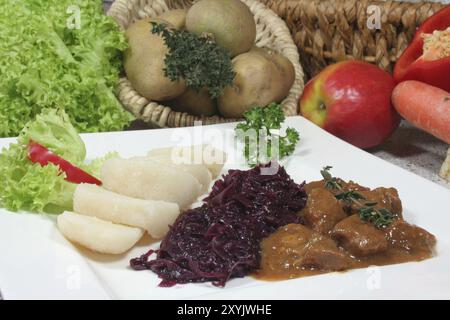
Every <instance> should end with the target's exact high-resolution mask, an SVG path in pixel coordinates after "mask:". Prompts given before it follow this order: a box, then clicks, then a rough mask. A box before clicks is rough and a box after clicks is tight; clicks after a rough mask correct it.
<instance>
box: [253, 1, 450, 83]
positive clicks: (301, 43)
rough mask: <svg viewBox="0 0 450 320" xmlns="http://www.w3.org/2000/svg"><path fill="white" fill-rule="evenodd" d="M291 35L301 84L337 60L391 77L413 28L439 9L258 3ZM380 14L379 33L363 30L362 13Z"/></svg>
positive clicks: (340, 3) (437, 6)
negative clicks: (282, 22) (302, 79)
mask: <svg viewBox="0 0 450 320" xmlns="http://www.w3.org/2000/svg"><path fill="white" fill-rule="evenodd" d="M261 2H263V3H264V4H266V5H267V6H268V7H269V8H271V9H272V10H273V11H274V12H276V13H277V14H278V15H279V16H280V17H282V18H283V19H284V20H285V21H286V23H287V25H288V27H289V29H290V30H291V32H292V35H293V38H294V41H295V43H296V44H297V46H298V48H299V51H300V57H301V63H302V66H303V69H304V71H305V74H306V76H307V78H310V77H312V76H314V75H316V74H317V73H318V72H319V71H321V70H322V69H323V68H324V67H325V66H327V65H329V64H332V63H335V62H337V61H341V60H347V59H358V60H365V61H367V62H370V63H374V64H377V65H378V66H380V67H381V68H383V69H385V70H388V71H392V69H393V66H394V64H395V62H396V61H397V59H398V58H399V57H400V55H401V53H402V52H403V50H404V49H405V48H406V46H407V45H408V43H409V42H410V40H411V39H412V37H413V35H414V32H415V30H416V27H417V26H418V25H420V24H421V23H422V22H423V21H424V20H425V19H426V18H427V17H429V16H430V15H432V14H433V13H435V12H436V11H438V10H439V9H441V8H442V7H444V6H445V5H443V4H440V3H429V2H419V3H410V2H401V1H369V0H261ZM371 5H376V6H377V7H378V8H380V9H381V11H380V13H381V29H380V30H376V29H369V28H368V27H367V21H368V17H369V16H368V13H367V11H368V10H367V9H368V7H369V6H371Z"/></svg>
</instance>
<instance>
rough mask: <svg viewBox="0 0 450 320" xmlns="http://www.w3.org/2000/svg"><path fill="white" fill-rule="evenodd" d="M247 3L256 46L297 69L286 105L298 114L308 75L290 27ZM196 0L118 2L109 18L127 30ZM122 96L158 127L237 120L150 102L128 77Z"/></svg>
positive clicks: (252, 2)
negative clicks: (275, 53)
mask: <svg viewBox="0 0 450 320" xmlns="http://www.w3.org/2000/svg"><path fill="white" fill-rule="evenodd" d="M241 1H243V2H244V3H245V4H247V5H248V6H249V8H250V10H251V11H252V13H253V14H254V16H255V21H256V26H257V35H256V45H258V46H266V47H269V48H271V49H274V50H276V51H278V52H280V53H282V54H283V55H284V56H286V57H287V58H288V59H289V60H290V61H291V62H292V63H293V64H294V67H295V73H296V77H295V82H294V85H293V86H292V88H291V90H290V92H289V95H288V96H287V97H286V99H285V100H284V101H283V102H282V105H283V110H284V113H285V114H286V115H287V116H290V115H295V114H296V113H297V104H298V99H299V96H300V94H301V93H302V92H303V86H304V82H303V79H304V75H303V70H302V67H301V66H300V62H299V55H298V50H297V47H296V45H295V44H294V42H293V40H292V37H291V35H290V32H289V29H288V28H287V27H286V24H285V23H284V22H283V20H282V19H280V18H279V17H278V16H277V15H276V14H275V13H274V12H272V11H271V10H269V9H267V8H266V7H265V6H264V5H263V4H262V3H260V2H259V1H257V0H241ZM193 2H195V0H116V1H115V2H114V3H113V5H112V6H111V8H110V10H109V11H108V15H110V16H112V17H113V18H115V19H116V21H117V22H118V23H119V25H120V26H121V27H122V28H123V29H125V28H127V27H128V25H129V24H130V23H132V22H134V21H135V20H138V19H142V18H145V17H155V16H158V15H160V14H161V13H163V12H165V11H167V10H170V9H176V8H186V7H190V6H191V5H192V3H193ZM118 96H119V99H120V101H121V102H122V104H123V105H124V107H125V108H126V109H127V110H129V111H130V112H131V113H133V114H134V115H135V116H136V117H137V118H138V119H140V120H143V121H144V122H146V123H148V124H149V125H151V126H154V127H185V126H192V125H194V121H202V124H214V123H221V122H229V121H233V119H225V118H222V117H220V116H213V117H198V116H193V115H189V114H187V113H182V112H175V111H173V110H171V108H169V107H167V106H164V105H160V104H159V103H158V102H153V101H149V100H147V99H146V98H144V97H142V96H140V95H139V94H138V93H137V92H136V91H135V90H134V89H133V87H132V86H131V83H130V82H129V81H128V80H127V78H121V79H120V82H119V87H118Z"/></svg>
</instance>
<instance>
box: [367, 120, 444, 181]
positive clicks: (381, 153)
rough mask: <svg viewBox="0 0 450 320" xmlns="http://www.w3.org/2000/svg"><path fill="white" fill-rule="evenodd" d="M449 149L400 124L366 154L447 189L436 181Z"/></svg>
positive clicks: (407, 124)
mask: <svg viewBox="0 0 450 320" xmlns="http://www.w3.org/2000/svg"><path fill="white" fill-rule="evenodd" d="M448 148H449V145H447V144H446V143H445V142H442V141H440V140H438V139H436V138H435V137H433V136H431V135H429V134H427V133H426V132H423V131H421V130H419V129H417V128H414V127H413V126H412V125H410V124H409V123H407V122H406V121H403V122H402V123H401V125H400V127H399V128H398V129H397V131H396V132H395V133H394V134H393V135H392V136H391V137H390V138H389V139H388V140H387V141H386V142H385V143H384V144H382V145H381V146H379V147H377V148H374V149H372V150H368V151H369V152H370V153H372V154H374V155H376V156H378V157H380V158H382V159H384V160H386V161H389V162H391V163H393V164H395V165H397V166H399V167H402V168H404V169H406V170H408V171H411V172H414V173H416V174H418V175H420V176H422V177H424V178H426V179H428V180H431V181H433V182H436V183H438V184H440V185H442V186H444V187H447V188H449V189H450V183H448V182H446V181H445V180H444V179H442V178H441V177H439V170H440V168H441V166H442V163H443V162H444V160H445V157H446V155H447V149H448Z"/></svg>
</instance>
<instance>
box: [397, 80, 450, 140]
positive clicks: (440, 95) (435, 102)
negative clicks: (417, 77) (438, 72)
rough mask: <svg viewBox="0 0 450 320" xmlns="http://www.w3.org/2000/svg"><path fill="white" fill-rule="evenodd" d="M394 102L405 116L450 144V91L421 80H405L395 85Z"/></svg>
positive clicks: (399, 111)
mask: <svg viewBox="0 0 450 320" xmlns="http://www.w3.org/2000/svg"><path fill="white" fill-rule="evenodd" d="M449 81H450V80H449ZM392 103H393V105H394V107H395V109H397V111H398V113H400V115H401V116H402V117H403V118H405V119H406V120H408V121H409V122H411V123H412V124H413V125H415V126H416V127H418V128H420V129H422V130H424V131H426V132H428V133H430V134H432V135H433V136H435V137H437V138H439V139H441V140H443V141H445V142H447V143H449V144H450V93H449V92H447V91H444V90H442V89H439V88H437V87H433V86H431V85H429V84H426V83H423V82H419V81H413V80H410V81H404V82H401V83H399V84H398V85H397V86H396V87H395V89H394V92H393V93H392Z"/></svg>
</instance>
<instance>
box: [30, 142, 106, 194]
mask: <svg viewBox="0 0 450 320" xmlns="http://www.w3.org/2000/svg"><path fill="white" fill-rule="evenodd" d="M28 159H30V160H31V162H33V163H39V164H40V165H41V166H43V167H44V166H46V165H48V164H49V163H53V164H54V165H57V166H58V167H59V169H60V170H61V171H63V172H64V173H65V174H66V180H67V181H70V182H73V183H90V184H97V185H99V186H100V185H102V182H101V181H100V180H98V179H97V178H95V177H93V176H91V175H90V174H89V173H87V172H86V171H84V170H82V169H80V168H78V167H77V166H74V165H73V164H71V163H70V162H69V161H67V160H64V159H63V158H61V157H60V156H58V155H56V154H54V153H53V152H51V151H50V150H48V149H47V148H46V147H44V146H43V145H40V144H39V143H36V142H34V141H30V143H29V144H28Z"/></svg>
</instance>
